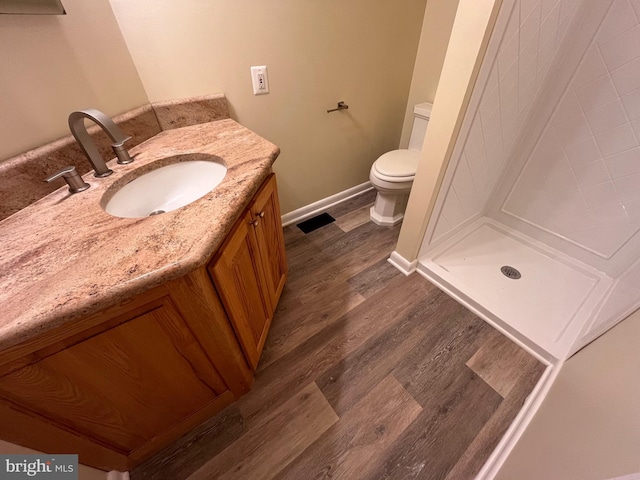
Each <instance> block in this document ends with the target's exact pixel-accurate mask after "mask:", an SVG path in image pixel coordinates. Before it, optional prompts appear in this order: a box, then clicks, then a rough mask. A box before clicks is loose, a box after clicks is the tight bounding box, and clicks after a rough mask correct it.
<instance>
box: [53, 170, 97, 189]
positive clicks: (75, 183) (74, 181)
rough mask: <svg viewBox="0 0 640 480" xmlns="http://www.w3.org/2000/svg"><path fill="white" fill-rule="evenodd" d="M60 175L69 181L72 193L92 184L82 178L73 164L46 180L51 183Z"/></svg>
mask: <svg viewBox="0 0 640 480" xmlns="http://www.w3.org/2000/svg"><path fill="white" fill-rule="evenodd" d="M60 177H62V178H64V180H65V181H66V182H67V185H69V191H70V192H71V193H78V192H82V191H84V190H86V189H87V188H89V187H90V186H91V185H89V184H88V183H86V182H85V181H84V180H82V177H81V176H80V175H79V174H78V172H77V171H76V167H73V166H69V167H64V168H63V169H62V170H60V171H59V172H56V173H54V174H53V175H51V176H50V177H49V178H45V180H44V181H45V182H47V183H51V182H53V181H54V180H56V179H58V178H60Z"/></svg>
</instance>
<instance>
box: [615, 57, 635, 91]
mask: <svg viewBox="0 0 640 480" xmlns="http://www.w3.org/2000/svg"><path fill="white" fill-rule="evenodd" d="M639 53H640V52H639ZM611 78H612V79H613V83H614V85H615V86H616V90H617V93H618V95H621V96H622V95H627V94H629V93H631V92H633V91H635V90H637V89H638V85H639V84H638V79H639V78H640V58H637V59H636V60H633V61H631V62H629V63H627V64H626V65H624V66H622V67H620V68H617V69H616V70H614V71H612V72H611Z"/></svg>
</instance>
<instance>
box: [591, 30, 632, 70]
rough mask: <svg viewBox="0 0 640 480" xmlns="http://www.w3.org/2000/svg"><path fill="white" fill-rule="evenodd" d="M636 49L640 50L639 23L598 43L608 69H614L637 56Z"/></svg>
mask: <svg viewBox="0 0 640 480" xmlns="http://www.w3.org/2000/svg"><path fill="white" fill-rule="evenodd" d="M638 51H640V25H636V26H635V27H633V28H632V29H630V30H627V31H626V32H623V33H622V34H620V35H618V36H617V37H614V38H612V39H610V40H607V41H606V42H604V43H602V44H601V45H600V53H601V54H602V59H603V60H604V63H605V64H606V65H607V68H608V69H609V70H615V69H616V68H618V67H621V66H623V65H625V64H626V63H629V62H630V61H632V60H634V59H636V58H638Z"/></svg>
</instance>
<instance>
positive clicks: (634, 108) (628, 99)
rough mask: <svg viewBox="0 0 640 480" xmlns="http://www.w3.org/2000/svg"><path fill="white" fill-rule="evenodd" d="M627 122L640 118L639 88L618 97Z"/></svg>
mask: <svg viewBox="0 0 640 480" xmlns="http://www.w3.org/2000/svg"><path fill="white" fill-rule="evenodd" d="M620 101H621V102H622V105H623V107H624V109H625V111H626V112H627V116H628V117H629V120H634V119H636V118H640V88H639V89H638V90H635V91H633V92H631V93H628V94H626V95H623V96H622V97H620Z"/></svg>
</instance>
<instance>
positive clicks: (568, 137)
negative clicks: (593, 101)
mask: <svg viewBox="0 0 640 480" xmlns="http://www.w3.org/2000/svg"><path fill="white" fill-rule="evenodd" d="M553 124H554V126H555V129H556V134H557V135H558V137H559V138H560V139H561V141H562V143H564V144H571V143H575V142H577V141H578V140H584V139H585V138H589V137H591V136H593V133H592V132H591V127H590V126H589V123H588V122H587V118H586V117H585V116H584V115H579V116H578V117H575V118H574V119H573V120H568V121H566V122H562V123H556V122H555V121H554V122H553Z"/></svg>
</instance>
